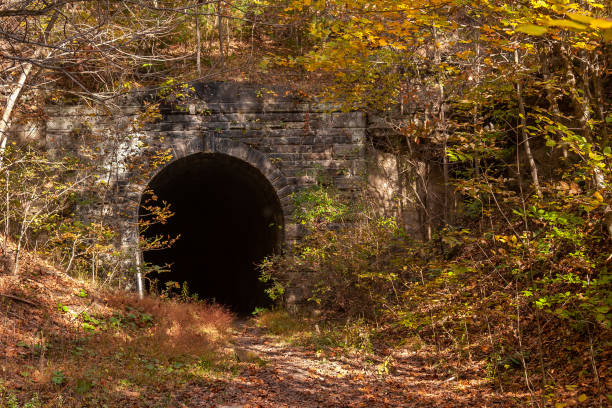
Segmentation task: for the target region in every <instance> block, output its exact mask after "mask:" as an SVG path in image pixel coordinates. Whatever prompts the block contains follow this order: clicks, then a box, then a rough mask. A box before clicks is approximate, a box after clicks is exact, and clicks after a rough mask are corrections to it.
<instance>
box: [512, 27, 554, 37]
mask: <svg viewBox="0 0 612 408" xmlns="http://www.w3.org/2000/svg"><path fill="white" fill-rule="evenodd" d="M514 30H515V31H518V32H519V33H524V34H529V35H543V34H546V32H547V31H548V29H547V28H546V27H542V26H538V25H535V24H521V25H520V26H518V27H516V28H515V29H514Z"/></svg>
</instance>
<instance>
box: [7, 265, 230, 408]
mask: <svg viewBox="0 0 612 408" xmlns="http://www.w3.org/2000/svg"><path fill="white" fill-rule="evenodd" d="M27 258H28V259H24V261H25V262H24V264H23V265H24V271H23V273H22V274H21V275H20V276H18V277H15V276H9V275H6V274H2V272H0V294H5V295H10V296H11V297H6V296H0V408H3V407H11V408H13V407H26V406H28V407H38V406H45V407H77V406H78V407H82V406H108V407H116V406H131V407H133V406H135V407H154V406H159V407H163V406H169V405H173V401H174V398H175V396H176V392H177V391H180V390H181V389H183V388H185V387H188V386H189V384H194V383H197V384H205V383H207V382H211V381H214V379H215V378H216V377H218V376H223V375H226V373H228V372H230V371H231V370H232V364H233V363H232V361H231V359H232V357H231V356H230V355H228V354H227V353H226V352H225V351H224V348H225V345H226V344H227V342H228V337H229V328H230V325H231V322H232V316H231V315H230V314H229V313H228V312H227V311H226V310H225V309H223V308H221V307H219V306H216V305H209V304H205V303H179V302H175V301H169V300H162V299H158V298H152V297H148V298H145V299H143V300H138V299H136V298H135V296H134V295H133V294H131V293H125V292H118V291H109V290H101V289H99V288H96V287H95V286H94V285H91V284H88V283H86V282H82V281H78V280H75V279H72V278H70V277H68V276H65V275H64V274H62V273H60V272H58V271H56V270H54V269H53V268H52V267H50V266H49V265H45V264H44V263H42V262H41V261H39V260H38V259H36V258H35V257H33V256H28V257H27ZM18 299H22V300H23V301H21V300H18ZM28 403H29V404H30V405H27V404H28Z"/></svg>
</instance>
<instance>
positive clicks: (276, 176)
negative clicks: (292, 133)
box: [135, 135, 294, 226]
mask: <svg viewBox="0 0 612 408" xmlns="http://www.w3.org/2000/svg"><path fill="white" fill-rule="evenodd" d="M164 147H167V148H169V149H170V150H171V152H172V160H170V161H169V162H168V163H166V164H165V165H164V166H162V167H160V168H158V169H156V170H155V171H154V172H152V173H151V174H150V177H149V179H148V180H147V182H146V183H144V184H143V185H141V186H139V190H140V191H139V194H138V197H139V199H140V197H141V196H142V194H143V193H144V192H145V190H146V188H147V186H148V185H149V183H150V182H151V180H152V179H153V178H155V176H157V174H159V173H160V172H161V171H163V169H164V168H165V167H166V166H168V165H170V164H172V163H173V162H175V161H176V160H180V159H182V158H184V157H187V156H190V155H192V154H196V153H221V154H225V155H228V156H231V157H234V158H236V159H240V160H242V161H244V162H246V163H248V164H250V165H251V166H253V167H255V168H256V169H258V170H259V171H260V172H261V173H262V174H263V176H264V177H265V178H266V179H267V180H268V181H269V182H270V184H271V185H272V186H273V187H274V189H275V190H276V194H277V195H278V199H279V201H280V203H281V207H282V209H283V215H284V224H285V226H286V225H287V224H288V223H289V217H290V216H291V214H292V213H293V206H292V203H291V199H290V195H291V193H292V192H293V190H294V189H293V187H292V186H291V185H290V184H289V182H288V181H287V178H286V177H285V176H284V175H283V173H282V172H281V171H280V170H279V169H278V168H277V167H276V166H274V165H273V164H272V163H271V162H270V160H269V159H268V157H267V156H266V155H265V154H264V153H262V152H260V151H257V150H255V149H253V148H252V147H249V146H248V145H246V144H244V143H240V142H237V141H234V140H231V139H227V138H222V137H217V136H210V135H205V136H203V137H201V138H198V139H195V138H191V137H187V138H183V139H178V138H173V139H172V140H171V141H170V144H169V145H168V146H164ZM135 218H136V219H138V214H135Z"/></svg>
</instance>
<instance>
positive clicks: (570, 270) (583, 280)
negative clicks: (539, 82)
mask: <svg viewBox="0 0 612 408" xmlns="http://www.w3.org/2000/svg"><path fill="white" fill-rule="evenodd" d="M321 188H322V187H321ZM548 192H549V194H550V197H551V198H550V199H548V200H542V199H538V198H537V197H534V198H530V199H529V200H527V201H525V202H524V205H521V206H519V205H517V204H520V198H518V197H517V196H516V195H513V194H506V195H505V197H504V198H503V199H502V197H496V198H497V199H498V201H497V202H498V203H501V204H500V205H499V206H498V207H497V208H496V209H493V208H491V209H487V210H486V211H485V210H482V211H481V213H480V214H479V216H478V217H477V218H476V217H474V216H473V215H471V214H469V215H466V216H464V219H463V220H462V221H461V222H462V224H463V225H465V227H464V228H451V227H446V228H441V229H440V230H439V232H438V233H436V234H435V235H434V236H432V239H431V240H429V241H421V240H415V239H411V238H409V237H408V236H407V234H405V233H404V231H403V229H402V228H401V227H399V226H398V225H397V223H396V222H395V221H394V220H393V219H390V218H386V217H383V216H380V215H378V214H376V213H373V212H364V211H363V208H366V207H367V206H363V205H356V206H354V208H353V209H352V211H353V215H352V218H351V222H350V223H347V224H346V225H345V226H344V227H341V228H337V227H333V228H331V227H330V223H329V221H330V220H329V219H328V218H325V217H327V216H328V215H329V214H337V213H338V212H337V211H336V212H334V211H331V212H330V211H328V209H329V208H330V203H329V202H327V201H326V202H325V208H323V209H321V208H314V207H302V209H301V211H297V212H296V214H298V215H299V217H301V219H300V220H296V221H298V222H299V221H303V223H304V224H306V225H308V227H309V234H308V235H307V236H306V237H305V239H303V240H302V241H301V242H299V243H298V244H296V246H295V247H294V248H293V251H292V252H290V253H288V254H285V255H283V256H277V257H275V258H271V259H268V260H266V261H265V262H264V263H263V265H262V268H263V276H264V278H265V279H274V280H275V285H276V286H280V287H281V288H282V290H280V291H277V292H278V293H277V295H281V296H282V295H283V294H284V293H285V292H286V291H287V290H290V288H291V287H292V285H296V282H294V281H292V280H291V279H292V277H297V279H300V282H301V281H303V279H304V277H308V278H309V279H308V281H309V282H311V284H312V287H311V297H310V298H309V299H308V304H307V305H305V307H303V308H302V311H301V313H300V314H298V315H297V316H291V315H289V314H287V312H282V311H274V312H268V313H264V314H260V315H259V316H258V322H259V324H261V325H262V326H265V327H267V328H268V329H269V330H270V331H271V333H273V334H275V335H278V336H281V337H283V338H286V339H287V340H288V341H291V342H295V343H300V344H307V345H310V346H313V347H315V348H316V349H325V348H329V347H338V348H341V349H358V350H363V351H366V352H376V353H383V354H385V353H387V354H388V353H390V351H389V350H392V349H395V348H398V347H399V348H401V347H404V348H405V347H408V348H411V349H414V350H417V349H420V348H426V349H428V350H434V351H435V354H436V355H437V356H438V357H437V358H438V363H437V364H438V365H439V366H440V367H446V368H445V369H446V370H447V371H448V372H452V373H455V376H456V377H460V376H462V375H464V374H462V373H466V372H468V371H469V372H474V371H475V372H477V373H479V374H478V375H479V376H480V377H481V378H484V379H486V380H487V381H488V382H489V384H490V386H491V388H493V389H496V390H497V391H499V392H502V393H505V392H524V393H526V395H530V397H529V401H530V403H531V404H534V405H538V406H548V405H552V406H569V405H575V404H582V403H584V404H589V405H590V406H603V405H606V404H608V403H612V379H611V378H610V377H609V376H610V370H611V368H612V367H611V366H610V363H609V362H610V361H611V360H612V359H611V357H612V347H611V346H612V343H611V342H610V341H609V339H610V338H611V334H612V333H611V314H610V308H611V306H612V295H611V293H612V291H611V283H612V278H611V276H612V275H610V273H609V272H608V267H607V262H608V261H607V257H608V255H609V249H610V245H609V238H608V237H606V236H605V235H604V233H603V232H602V230H603V228H602V227H601V220H602V212H601V211H598V208H599V207H601V206H602V205H603V202H602V201H601V200H598V198H597V197H596V198H595V199H593V197H591V196H589V195H588V194H586V193H585V194H571V195H568V194H565V195H564V194H559V193H558V192H557V191H554V190H552V189H551V190H550V191H548ZM300 194H311V192H309V191H306V192H303V193H300ZM331 194H333V193H331ZM491 194H495V193H494V192H489V198H490V197H491ZM318 196H321V194H318ZM338 199H339V197H338ZM489 201H492V200H490V199H489ZM296 202H297V203H298V204H300V203H308V204H309V205H310V203H312V200H306V199H303V198H302V199H299V200H296ZM341 205H342V207H341V208H342V209H343V215H344V216H346V217H347V219H348V217H351V215H350V214H349V212H348V211H346V210H345V209H346V203H342V204H341ZM521 207H522V208H524V210H523V211H520V210H516V208H521ZM495 210H497V212H496V211H495ZM500 213H501V215H502V217H500ZM355 214H358V215H355ZM334 221H335V220H334ZM482 225H486V226H487V228H485V229H483V228H482ZM517 231H521V232H517ZM561 367H562V369H561ZM524 403H529V402H528V401H524Z"/></svg>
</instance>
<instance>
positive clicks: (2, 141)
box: [0, 12, 59, 163]
mask: <svg viewBox="0 0 612 408" xmlns="http://www.w3.org/2000/svg"><path fill="white" fill-rule="evenodd" d="M58 15H59V14H58V13H57V12H56V13H55V14H53V16H52V17H51V20H50V21H49V23H48V24H47V27H46V28H45V32H44V33H43V34H42V35H41V40H42V41H43V42H46V41H47V38H48V36H49V33H50V32H51V30H52V29H53V26H54V25H55V22H56V21H57V18H58ZM41 54H42V48H37V49H36V51H34V55H32V57H31V58H32V59H36V58H38V57H40V55H41ZM32 67H33V64H32V63H31V62H26V63H25V64H24V65H23V66H22V71H21V75H19V80H18V81H17V85H16V86H15V89H13V92H11V94H10V95H9V97H8V99H7V100H6V105H5V107H4V112H3V113H2V119H1V120H0V163H2V162H3V160H4V151H5V150H6V144H7V141H8V131H9V129H10V127H11V116H12V114H13V109H14V108H15V104H16V103H17V101H18V100H19V97H20V96H21V92H22V91H23V87H24V86H25V83H26V81H27V80H28V77H29V75H30V72H31V71H32Z"/></svg>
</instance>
